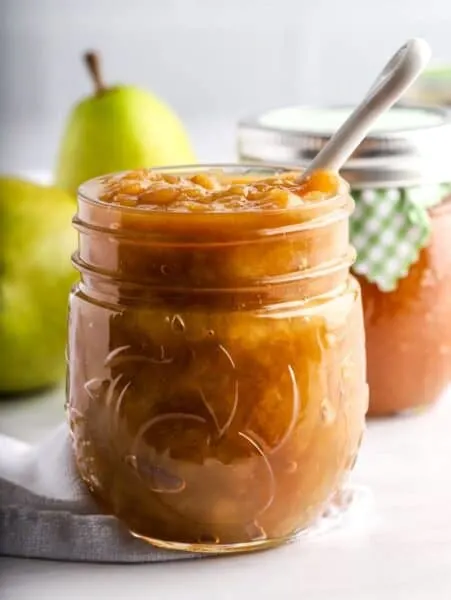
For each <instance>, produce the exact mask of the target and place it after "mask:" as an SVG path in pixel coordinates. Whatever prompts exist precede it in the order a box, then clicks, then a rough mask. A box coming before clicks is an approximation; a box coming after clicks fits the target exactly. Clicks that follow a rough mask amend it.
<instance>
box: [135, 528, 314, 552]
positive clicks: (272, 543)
mask: <svg viewBox="0 0 451 600" xmlns="http://www.w3.org/2000/svg"><path fill="white" fill-rule="evenodd" d="M130 533H131V535H132V536H133V537H135V538H137V539H140V540H142V541H144V542H147V543H148V544H151V545H152V546H155V547H157V548H162V549H163V550H172V551H179V552H191V553H193V554H243V553H245V552H256V551H258V550H269V549H270V548H275V547H277V546H282V545H283V544H287V543H289V542H292V541H294V540H296V539H297V538H298V537H299V536H300V535H302V533H304V531H300V532H298V533H295V534H293V535H289V536H286V537H282V538H276V539H270V540H255V541H253V542H243V543H236V544H208V543H197V544H189V543H183V542H171V541H168V540H158V539H155V538H151V537H147V536H143V535H140V534H139V533H135V532H133V531H131V532H130Z"/></svg>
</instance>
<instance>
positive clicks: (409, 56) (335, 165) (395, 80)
mask: <svg viewBox="0 0 451 600" xmlns="http://www.w3.org/2000/svg"><path fill="white" fill-rule="evenodd" d="M430 56H431V50H430V48H429V45H428V44H427V43H426V42H425V41H424V40H422V39H419V38H414V39H411V40H409V41H408V42H407V43H406V44H404V45H403V46H402V47H401V48H400V49H399V50H398V51H397V52H396V53H395V54H394V55H393V56H392V58H391V59H390V60H389V62H388V63H387V65H386V66H385V68H384V69H383V71H382V72H381V73H380V74H379V76H378V77H377V79H376V81H375V82H374V83H373V85H372V86H371V88H370V89H369V91H368V93H367V94H366V96H365V98H364V99H363V100H362V102H361V103H360V104H359V105H358V106H357V108H356V109H355V110H354V111H353V112H352V114H351V115H350V116H349V118H348V119H347V120H346V121H345V122H344V123H343V125H342V126H341V127H340V128H339V129H338V130H337V131H336V132H335V134H334V135H333V136H332V137H331V138H330V140H329V142H328V143H327V144H326V145H325V146H324V148H323V149H322V150H321V151H320V152H319V153H318V154H317V155H316V157H315V158H314V160H313V161H312V162H311V163H310V165H309V166H308V168H307V169H306V170H305V171H304V172H303V173H302V175H301V176H300V177H299V180H303V179H304V178H305V177H306V176H308V175H310V174H311V173H312V172H313V171H316V170H318V169H329V170H331V171H339V170H340V168H341V167H342V166H343V165H344V163H345V162H346V161H347V160H348V158H349V157H350V156H351V154H352V153H353V152H354V150H355V149H356V148H357V146H358V145H359V144H360V142H361V141H362V140H363V138H364V137H365V136H366V135H367V133H368V131H369V129H370V128H371V126H372V125H373V123H374V122H375V121H376V119H377V118H378V117H379V116H380V115H381V114H382V113H383V112H385V111H386V110H387V109H389V108H390V107H391V106H392V105H393V104H394V103H395V102H396V101H397V100H398V99H399V97H400V96H401V95H402V94H403V92H404V91H405V90H406V89H407V88H408V87H409V86H410V85H411V84H412V83H413V82H414V81H415V79H416V78H417V77H418V75H419V74H420V73H421V71H422V70H423V69H424V67H425V66H426V65H427V63H428V62H429V58H430Z"/></svg>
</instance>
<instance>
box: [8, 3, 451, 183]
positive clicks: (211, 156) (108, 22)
mask: <svg viewBox="0 0 451 600" xmlns="http://www.w3.org/2000/svg"><path fill="white" fill-rule="evenodd" d="M412 36H423V37H425V38H426V39H427V40H428V41H429V42H430V44H431V46H432V49H433V52H434V58H435V60H436V61H441V60H450V61H451V2H449V0H340V1H338V0H76V1H75V0H0V131H1V137H0V171H8V170H18V169H20V170H24V169H25V170H29V169H48V168H51V167H52V166H53V164H54V155H55V149H56V146H57V143H58V140H59V137H60V134H61V127H62V125H63V123H64V120H65V117H66V116H67V113H68V111H69V109H70V107H71V105H72V104H73V102H75V101H76V100H77V99H79V98H80V97H82V96H84V95H85V94H87V93H89V92H90V91H91V85H90V82H89V80H88V77H87V75H86V73H85V71H84V68H83V66H82V64H81V60H80V55H81V53H82V52H83V51H84V50H86V49H88V48H95V49H98V50H100V51H101V52H102V54H103V58H104V71H105V77H106V79H107V81H109V82H111V83H116V82H124V83H131V84H136V85H140V86H143V87H146V88H148V89H152V90H153V91H155V92H156V93H157V94H159V95H160V96H161V97H163V98H164V99H165V100H167V101H168V102H169V103H170V104H171V105H172V106H173V107H174V108H175V109H176V110H177V112H178V113H179V114H180V115H181V117H182V118H183V119H184V121H185V123H186V125H187V126H188V128H189V130H190V131H191V133H192V135H193V138H194V142H195V144H196V146H197V150H198V152H199V154H200V158H201V159H204V160H210V161H213V160H217V159H223V158H230V157H231V156H233V153H234V126H235V123H236V121H237V119H239V118H240V117H243V116H246V115H248V114H249V113H253V112H254V111H259V110H261V109H266V108H271V107H274V106H280V105H284V104H291V103H319V102H321V103H322V102H334V103H337V102H348V101H349V102H352V101H355V100H357V99H358V98H359V96H361V95H362V93H363V92H364V91H365V89H366V87H367V86H368V85H369V84H370V82H371V80H372V79H373V78H374V76H375V75H376V73H377V72H378V71H379V69H380V68H381V66H382V65H383V64H384V62H385V61H386V60H387V59H388V57H389V55H390V54H391V53H393V52H394V51H395V50H396V49H397V47H398V46H400V45H401V44H402V43H403V42H404V41H405V39H407V38H409V37H412Z"/></svg>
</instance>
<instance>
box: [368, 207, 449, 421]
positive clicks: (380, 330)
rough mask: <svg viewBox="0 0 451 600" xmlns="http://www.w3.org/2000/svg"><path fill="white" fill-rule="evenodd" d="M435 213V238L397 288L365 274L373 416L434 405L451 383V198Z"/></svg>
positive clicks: (433, 218) (433, 223) (435, 208)
mask: <svg viewBox="0 0 451 600" xmlns="http://www.w3.org/2000/svg"><path fill="white" fill-rule="evenodd" d="M430 218H431V223H432V237H431V240H430V242H429V244H428V246H427V247H425V248H424V249H423V250H422V251H421V253H420V257H419V260H418V261H417V262H416V263H415V264H414V265H412V267H411V268H410V271H409V274H408V275H407V277H405V278H404V279H401V280H400V282H399V284H398V287H397V288H396V290H395V291H393V292H390V293H386V292H381V291H379V290H378V288H377V287H376V286H375V285H374V284H371V283H368V281H366V279H364V278H363V277H362V278H359V281H360V284H361V286H362V293H363V308H364V316H365V328H366V349H367V360H368V382H369V387H370V406H369V414H370V415H373V416H378V415H388V414H394V413H399V412H403V411H409V410H412V409H419V408H424V407H427V406H430V405H431V404H433V403H434V402H435V401H436V400H437V399H438V398H439V397H440V395H441V394H442V393H443V392H444V391H445V390H446V388H447V387H449V385H450V383H451V245H450V243H449V239H450V232H451V200H447V201H444V202H442V203H441V204H440V205H438V206H436V207H434V208H432V209H431V210H430Z"/></svg>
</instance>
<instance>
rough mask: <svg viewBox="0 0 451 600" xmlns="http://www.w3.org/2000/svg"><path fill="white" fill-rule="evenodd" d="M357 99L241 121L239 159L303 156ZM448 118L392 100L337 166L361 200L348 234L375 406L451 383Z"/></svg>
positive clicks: (383, 410) (423, 397)
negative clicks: (342, 104) (339, 105)
mask: <svg viewBox="0 0 451 600" xmlns="http://www.w3.org/2000/svg"><path fill="white" fill-rule="evenodd" d="M350 112H351V108H346V107H342V108H337V107H333V108H307V107H306V108H303V107H292V108H286V109H279V110H275V111H270V112H268V113H265V114H262V115H258V116H256V117H255V118H251V119H249V120H246V121H244V122H242V123H241V126H240V132H239V148H240V157H241V159H242V160H246V161H249V160H252V161H255V162H259V161H265V160H271V161H275V162H280V163H284V164H287V165H289V164H293V165H294V164H296V165H304V166H305V165H307V164H308V163H309V162H310V161H311V160H312V158H313V157H314V156H315V155H316V154H317V153H318V151H319V150H320V149H321V148H322V147H323V146H324V144H325V143H327V141H328V139H329V138H330V137H331V135H332V134H333V133H334V131H336V129H338V127H339V126H340V124H341V123H342V122H343V121H344V120H345V119H346V118H347V117H348V115H349V113H350ZM450 150H451V121H450V117H449V113H448V112H447V111H445V110H442V109H439V108H425V107H414V106H401V105H399V106H395V107H394V108H392V109H391V110H390V111H388V113H386V114H385V115H383V116H382V117H381V118H380V119H379V121H378V123H377V128H375V129H374V130H373V131H372V132H371V133H370V135H368V136H367V138H366V139H365V140H364V141H363V142H362V144H361V145H360V146H359V148H358V149H357V150H356V151H355V152H354V154H353V155H352V156H351V158H350V159H349V161H348V162H347V163H346V165H345V166H344V168H343V169H342V170H341V174H342V175H343V177H344V179H346V180H347V181H348V182H349V183H350V185H351V193H352V196H353V198H354V200H355V203H356V209H355V211H354V213H353V214H352V216H351V220H350V238H351V243H352V245H353V246H354V247H355V248H356V250H357V260H356V262H355V263H354V265H353V272H354V274H355V276H356V277H357V279H358V280H359V282H360V284H361V287H362V298H363V308H364V319H365V328H366V350H367V363H368V383H369V388H370V400H369V414H370V415H374V416H377V415H389V414H395V413H400V412H404V411H412V410H417V409H422V408H425V407H428V406H430V405H432V404H433V403H435V402H436V400H437V399H438V398H439V397H440V396H441V395H442V394H444V393H445V391H446V390H447V389H449V387H450V384H451V302H450V297H451V244H450V243H449V235H450V233H449V232H450V231H451V229H450V226H451V201H450V200H449V198H450V191H451V185H450V182H451V163H450V161H449V151H450Z"/></svg>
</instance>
